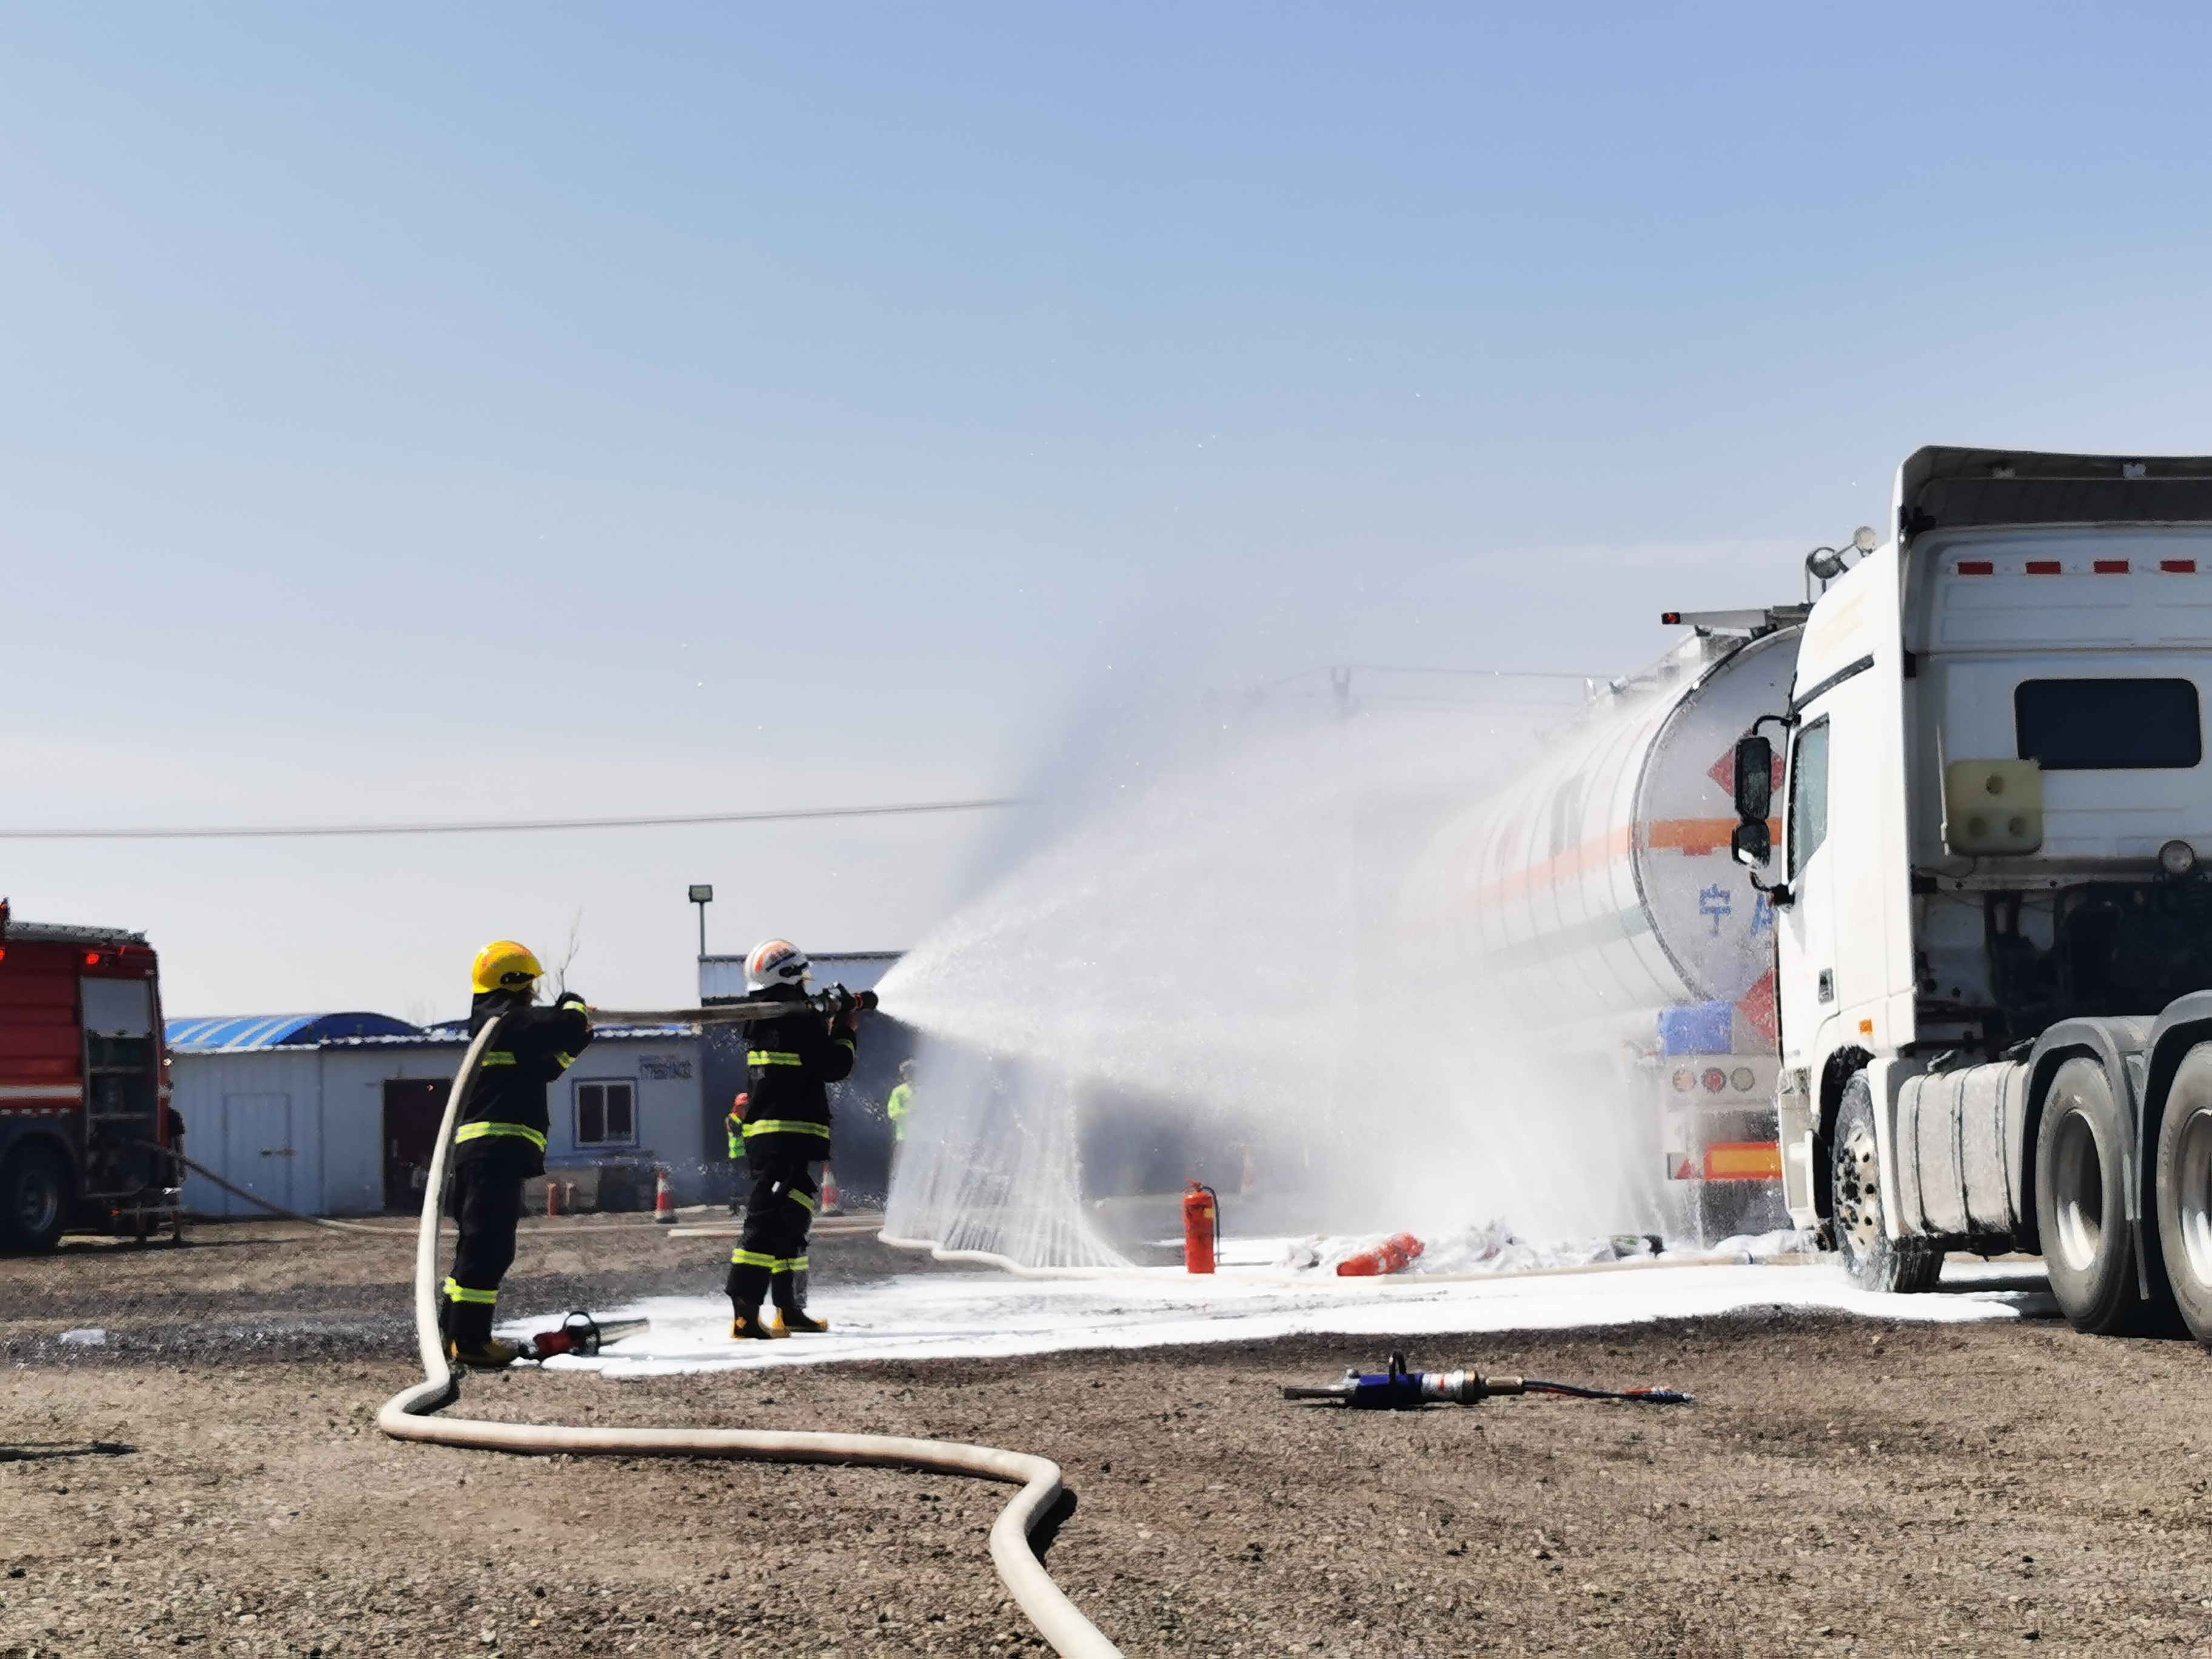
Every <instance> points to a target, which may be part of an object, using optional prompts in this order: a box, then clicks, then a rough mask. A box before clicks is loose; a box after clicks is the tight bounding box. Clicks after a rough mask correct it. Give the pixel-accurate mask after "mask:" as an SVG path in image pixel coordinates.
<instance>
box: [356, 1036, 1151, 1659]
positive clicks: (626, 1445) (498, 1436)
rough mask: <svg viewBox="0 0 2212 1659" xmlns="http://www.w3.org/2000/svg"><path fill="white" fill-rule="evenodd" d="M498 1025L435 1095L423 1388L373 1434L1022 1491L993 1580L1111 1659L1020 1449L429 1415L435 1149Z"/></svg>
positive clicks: (425, 1205)
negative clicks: (1061, 1572)
mask: <svg viewBox="0 0 2212 1659" xmlns="http://www.w3.org/2000/svg"><path fill="white" fill-rule="evenodd" d="M500 1024H501V1022H500V1021H499V1020H498V1019H496V1018H495V1019H492V1020H489V1021H488V1022H486V1024H485V1025H484V1028H483V1030H481V1031H479V1032H478V1033H477V1038H476V1041H475V1042H471V1044H470V1045H469V1051H468V1053H467V1054H465V1056H463V1058H462V1060H461V1069H460V1071H459V1073H457V1074H456V1075H455V1076H454V1079H453V1090H452V1091H451V1092H450V1093H449V1094H448V1095H447V1099H446V1116H445V1121H444V1122H443V1123H442V1124H441V1126H440V1127H439V1130H438V1142H437V1148H436V1150H435V1152H433V1153H432V1155H431V1158H430V1176H429V1180H428V1182H426V1183H425V1185H424V1188H423V1194H422V1227H421V1230H420V1231H419V1232H418V1233H417V1235H416V1243H415V1337H416V1343H417V1344H418V1346H420V1347H421V1349H422V1371H423V1380H422V1382H420V1383H416V1384H415V1385H414V1386H413V1387H412V1388H408V1389H401V1390H400V1391H399V1392H398V1394H395V1395H392V1398H391V1399H389V1400H387V1401H385V1402H384V1407H383V1409H382V1410H381V1411H380V1412H378V1413H377V1414H376V1426H377V1427H378V1428H380V1429H381V1430H383V1431H384V1432H385V1433H386V1434H388V1435H390V1436H391V1437H392V1438H393V1439H395V1440H422V1441H428V1442H429V1443H432V1444H434V1445H440V1446H459V1447H463V1448H466V1449H473V1450H477V1451H511V1452H522V1453H526V1454H528V1455H532V1456H544V1455H547V1454H549V1453H552V1452H568V1453H571V1454H574V1455H589V1454H593V1453H599V1454H609V1455H617V1456H623V1457H744V1458H755V1459H759V1460H762V1461H763V1462H775V1463H852V1464H871V1465H875V1466H877V1467H879V1468H904V1469H926V1470H928V1471H930V1472H932V1473H933V1474H972V1475H980V1476H981V1477H982V1478H983V1479H984V1480H1004V1481H1006V1482H1008V1483H1009V1484H1011V1485H1015V1486H1020V1487H1021V1491H1020V1492H1017V1493H1016V1494H1015V1495H1014V1498H1013V1501H1012V1503H1010V1504H1007V1505H1006V1508H1005V1509H1003V1510H1000V1511H999V1518H998V1520H997V1521H995V1522H993V1523H992V1527H991V1562H992V1565H994V1566H995V1567H997V1569H998V1570H999V1577H1000V1581H1001V1582H1002V1583H1004V1584H1005V1585H1006V1589H1007V1590H1008V1591H1009V1592H1010V1593H1011V1594H1012V1596H1013V1598H1014V1600H1015V1601H1016V1602H1017V1603H1018V1604H1019V1606H1020V1607H1021V1609H1022V1611H1023V1612H1024V1613H1027V1614H1028V1615H1029V1616H1030V1622H1032V1623H1033V1624H1035V1625H1036V1627H1037V1630H1038V1632H1039V1633H1040V1634H1041V1635H1042V1636H1043V1638H1044V1639H1045V1640H1046V1641H1048V1642H1049V1643H1050V1644H1052V1646H1053V1650H1054V1651H1055V1652H1057V1653H1062V1654H1069V1655H1076V1656H1080V1659H1119V1656H1120V1654H1121V1649H1119V1648H1117V1647H1115V1645H1114V1644H1112V1643H1111V1642H1109V1641H1108V1640H1107V1639H1106V1638H1105V1637H1104V1635H1103V1634H1102V1633H1101V1632H1100V1631H1099V1629H1098V1627H1097V1626H1096V1625H1093V1624H1092V1623H1091V1621H1090V1620H1088V1619H1085V1617H1084V1616H1083V1615H1082V1614H1081V1613H1079V1612H1078V1611H1076V1607H1075V1603H1073V1601H1069V1600H1068V1599H1067V1597H1066V1595H1063V1594H1062V1593H1061V1591H1060V1586H1059V1585H1057V1584H1055V1583H1053V1582H1052V1576H1051V1575H1050V1574H1049V1573H1048V1572H1046V1571H1045V1570H1044V1565H1043V1564H1042V1562H1040V1561H1039V1560H1038V1559H1036V1552H1035V1551H1034V1550H1032V1549H1031V1548H1030V1541H1029V1535H1030V1531H1031V1530H1032V1529H1033V1528H1035V1527H1036V1524H1037V1523H1038V1522H1040V1521H1041V1520H1042V1519H1043V1518H1044V1516H1045V1513H1046V1511H1047V1510H1050V1509H1051V1508H1052V1506H1053V1505H1054V1504H1055V1503H1056V1502H1058V1500H1059V1498H1060V1465H1059V1464H1057V1463H1054V1462H1052V1461H1051V1460H1050V1459H1048V1458H1043V1457H1036V1456H1032V1455H1030V1454H1029V1453H1027V1452H1014V1451H1003V1450H1001V1449H999V1448H998V1447H996V1446H969V1445H963V1444H961V1443H958V1442H957V1441H950V1440H909V1439H907V1438H904V1437H901V1436H897V1435H885V1434H820V1433H791V1434H779V1433H771V1432H769V1431H765V1430H761V1429H602V1428H589V1429H581V1428H572V1427H568V1426H565V1425H559V1424H552V1425H539V1424H530V1423H491V1422H485V1421H483V1420H481V1419H473V1418H459V1417H438V1416H435V1415H433V1413H437V1412H440V1411H442V1410H443V1409H444V1408H445V1407H447V1406H450V1405H452V1404H453V1402H454V1401H457V1400H459V1398H460V1397H461V1384H460V1378H459V1376H457V1375H456V1374H455V1372H454V1370H453V1365H452V1364H451V1363H450V1362H449V1361H448V1360H447V1358H446V1351H445V1345H444V1343H443V1341H442V1340H441V1338H440V1335H439V1332H438V1292H437V1284H438V1212H439V1210H440V1209H441V1206H442V1201H443V1197H444V1194H445V1188H446V1153H447V1149H448V1148H450V1147H451V1146H452V1145H453V1127H454V1125H455V1124H456V1123H457V1122H458V1121H459V1119H460V1114H461V1109H462V1107H463V1106H464V1104H465V1103H466V1102H467V1099H468V1094H469V1088H470V1085H471V1081H472V1080H473V1079H474V1078H475V1076H476V1070H477V1058H478V1056H480V1055H481V1054H483V1050H484V1046H485V1044H486V1043H487V1042H489V1040H490V1038H491V1036H492V1035H493V1033H494V1032H495V1031H497V1030H498V1029H499V1027H500Z"/></svg>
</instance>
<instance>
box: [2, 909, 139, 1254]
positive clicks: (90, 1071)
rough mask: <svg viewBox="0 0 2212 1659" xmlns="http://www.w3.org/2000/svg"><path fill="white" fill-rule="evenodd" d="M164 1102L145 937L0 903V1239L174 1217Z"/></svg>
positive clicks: (22, 1241)
mask: <svg viewBox="0 0 2212 1659" xmlns="http://www.w3.org/2000/svg"><path fill="white" fill-rule="evenodd" d="M168 1100H169V1088H168V1060H167V1052H166V1050H165V1049H164V1048H163V1047H162V1042H161V987H160V982H159V980H158V978H157V976H156V967H155V957H154V952H153V950H152V949H151V948H150V947H149V945H147V943H146V939H145V936H144V935H143V934H142V933H121V932H118V931H116V930H114V929H111V928H102V927H52V926H48V925H46V924H42V923H38V922H25V921H12V920H11V919H10V918H9V915H8V906H7V902H6V901H5V900H0V1249H14V1250H48V1249H52V1248H53V1247H54V1244H55V1243H56V1242H57V1241H58V1239H59V1238H60V1237H61V1236H62V1234H63V1233H64V1232H65V1231H100V1232H112V1231H136V1232H137V1235H138V1236H139V1237H142V1238H143V1237H145V1236H146V1233H147V1231H148V1230H149V1227H152V1226H154V1225H158V1224H160V1223H161V1222H163V1221H167V1222H169V1223H170V1224H172V1225H173V1224H174V1222H175V1220H176V1218H177V1215H178V1189H179V1187H180V1186H181V1185H182V1181H181V1175H182V1170H181V1169H180V1167H179V1165H178V1164H176V1162H175V1160H174V1159H173V1158H172V1157H171V1156H170V1152H169V1124H168V1121H167V1120H168V1111H167V1106H168Z"/></svg>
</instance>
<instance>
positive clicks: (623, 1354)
mask: <svg viewBox="0 0 2212 1659" xmlns="http://www.w3.org/2000/svg"><path fill="white" fill-rule="evenodd" d="M1237 1254H1238V1255H1240V1256H1244V1255H1258V1254H1260V1252H1258V1251H1256V1250H1255V1251H1250V1252H1247V1251H1242V1250H1240V1251H1238V1252H1237ZM812 1304H813V1305H812V1309H811V1311H813V1312H814V1313H815V1314H817V1316H820V1317H822V1318H824V1319H827V1320H828V1321H829V1323H830V1329H829V1332H828V1333H827V1334H823V1335H820V1336H805V1337H792V1338H789V1339H787V1340H781V1341H774V1342H745V1343H737V1342H732V1340H730V1307H729V1304H728V1303H727V1302H726V1300H724V1299H723V1298H722V1297H648V1298H647V1299H645V1300H643V1301H641V1302H637V1303H635V1304H629V1305H628V1306H625V1307H623V1308H620V1309H613V1310H607V1316H611V1317H622V1318H634V1317H638V1316H643V1317H645V1318H647V1319H649V1320H651V1321H652V1322H653V1323H652V1326H651V1328H649V1329H648V1330H646V1331H644V1332H642V1333H641V1334H638V1335H636V1336H634V1337H628V1338H625V1339H624V1340H622V1341H620V1342H618V1343H615V1344H613V1345H611V1346H609V1347H608V1348H607V1350H606V1351H605V1352H604V1353H602V1354H600V1355H599V1357H597V1358H591V1359H580V1358H559V1359H554V1360H550V1361H548V1362H547V1364H548V1368H549V1369H554V1370H597V1371H599V1372H600V1373H601V1374H602V1375H604V1376H610V1377H633V1376H670V1375H675V1374H678V1373H684V1372H696V1371H711V1370H761V1369H764V1368H767V1367H769V1366H775V1365H795V1364H827V1363H831V1362H835V1361H838V1360H858V1359H876V1360H882V1359H956V1358H958V1359H965V1358H1003V1357H1006V1356H1010V1355H1018V1354H1039V1353H1054V1352H1064V1351H1066V1350H1070V1349H1081V1348H1088V1349H1098V1348H1148V1347H1159V1346H1169V1345H1173V1344H1182V1343H1201V1342H1245V1341H1254V1340H1264V1339H1267V1338H1272V1337H1280V1336H1301V1335H1317V1334H1331V1335H1345V1336H1374V1337H1386V1336H1389V1337H1395V1336H1407V1337H1413V1336H1465V1335H1472V1334H1479V1333H1482V1332H1488V1331H1526V1330H1568V1329H1573V1328H1578V1327H1584V1326H1596V1325H1619V1324H1629V1323H1638V1322H1645V1321H1650V1320H1657V1319H1685V1318H1697V1317H1709V1316H1713V1315H1717V1314H1728V1313H1735V1312H1740V1311H1741V1310H1746V1309H1752V1308H1769V1307H1772V1308H1792V1309H1816V1310H1832V1311H1834V1312H1838V1313H1846V1314H1856V1315H1858V1316H1862V1317H1864V1318H1869V1319H1884V1320H1896V1321H1911V1322H1973V1321H1982V1320H1993V1319H2018V1318H2023V1317H2027V1318H2038V1317H2049V1316H2052V1315H2054V1314H2055V1313H2056V1312H2057V1306H2056V1304H2054V1303H2053V1302H2052V1300H2051V1294H2050V1291H2048V1289H2047V1288H2045V1279H2044V1275H2043V1270H2042V1267H2041V1266H2040V1265H2039V1264H2036V1263H2028V1262H2023V1263H1996V1264H1984V1263H1979V1262H1974V1261H1955V1262H1953V1263H1950V1264H1948V1266H1947V1267H1946V1269H1945V1276H1944V1286H1943V1288H1942V1290H1939V1291H1934V1292H1931V1293H1929V1294H1926V1295H1921V1296H1889V1295H1882V1294H1878V1293H1876V1292H1873V1291H1863V1290H1860V1289H1858V1288H1857V1287H1856V1286H1854V1285H1852V1284H1851V1283H1850V1280H1849V1279H1848V1278H1847V1277H1846V1276H1845V1275H1844V1271H1843V1269H1842V1268H1841V1267H1839V1266H1836V1265H1834V1264H1832V1262H1826V1261H1823V1262H1817V1263H1811V1264H1803V1265H1788V1266H1760V1265H1751V1264H1736V1263H1731V1264H1725V1265H1703V1266H1692V1265H1679V1266H1678V1265H1674V1264H1671V1263H1668V1262H1665V1261H1660V1262H1656V1263H1652V1264H1650V1265H1642V1266H1624V1267H1615V1268H1612V1269H1609V1270H1607V1269H1600V1270H1597V1271H1592V1272H1580V1273H1577V1272H1566V1273H1519V1274H1510V1275H1498V1276H1494V1277H1487V1278H1484V1279H1473V1280H1450V1281H1438V1280H1436V1279H1430V1280H1428V1281H1426V1282H1424V1281H1423V1280H1422V1279H1419V1277H1414V1276H1407V1277H1401V1278H1394V1279H1337V1278H1334V1277H1333V1276H1328V1275H1324V1274H1318V1273H1316V1274H1304V1275H1301V1274H1297V1273H1288V1272H1285V1271H1283V1270H1281V1269H1279V1268H1271V1267H1228V1268H1227V1269H1226V1270H1225V1271H1224V1272H1221V1273H1216V1274H1212V1275H1211V1276H1208V1277H1203V1278H1194V1277H1192V1276H1190V1275H1188V1274H1187V1273H1183V1272H1182V1269H1180V1268H1133V1269H1131V1270H1129V1271H1128V1272H1127V1273H1108V1274H1102V1275H1100V1276H1097V1277H1091V1278H1082V1279H1020V1278H1015V1277H1012V1276H1011V1275H1007V1274H1001V1273H918V1274H915V1275H912V1276H901V1277H896V1278H892V1279H883V1280H879V1281H877V1282H875V1283H872V1284H867V1285H852V1286H833V1287H828V1288H824V1289H823V1290H820V1291H817V1293H816V1295H815V1296H814V1297H813V1298H812ZM543 1323H544V1322H543V1321H538V1322H529V1321H526V1322H521V1323H520V1324H516V1325H513V1326H510V1327H508V1330H510V1331H511V1332H514V1333H520V1332H522V1331H526V1330H528V1329H532V1328H537V1327H538V1326H539V1325H542V1324H543Z"/></svg>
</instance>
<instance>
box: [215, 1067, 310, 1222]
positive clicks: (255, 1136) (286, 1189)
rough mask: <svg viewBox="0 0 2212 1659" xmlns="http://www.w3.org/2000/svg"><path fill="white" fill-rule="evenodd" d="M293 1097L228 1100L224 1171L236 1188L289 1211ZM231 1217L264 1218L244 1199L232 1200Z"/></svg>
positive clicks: (224, 1120) (224, 1124)
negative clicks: (243, 1189)
mask: <svg viewBox="0 0 2212 1659" xmlns="http://www.w3.org/2000/svg"><path fill="white" fill-rule="evenodd" d="M296 1161H297V1160H296V1159H295V1157H294V1155H293V1148H292V1097H291V1096H289V1095H280V1094H251V1095H225V1096H224V1097H222V1169H223V1173H224V1174H225V1175H226V1176H228V1177H229V1178H230V1182H231V1184H232V1185H234V1186H237V1187H243V1188H245V1189H246V1191H247V1192H249V1193H252V1194H253V1195H254V1196H255V1197H256V1198H264V1199H267V1200H269V1201H270V1203H271V1204H281V1205H283V1206H284V1207H285V1208H286V1209H288V1210H289V1209H294V1208H296V1207H297V1206H295V1204H294V1203H293V1202H292V1166H293V1164H295V1162H296ZM223 1208H224V1213H225V1214H228V1215H259V1214H262V1213H264V1212H262V1211H261V1210H259V1209H258V1208H257V1207H256V1206H253V1205H251V1204H249V1203H247V1202H246V1200H244V1199H242V1198H232V1199H228V1200H227V1201H226V1203H225V1205H224V1206H223Z"/></svg>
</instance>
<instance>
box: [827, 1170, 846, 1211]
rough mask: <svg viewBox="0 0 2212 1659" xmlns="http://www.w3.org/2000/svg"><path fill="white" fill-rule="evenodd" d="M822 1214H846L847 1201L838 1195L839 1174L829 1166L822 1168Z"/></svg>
mask: <svg viewBox="0 0 2212 1659" xmlns="http://www.w3.org/2000/svg"><path fill="white" fill-rule="evenodd" d="M822 1213H823V1214H824V1215H842V1214H844V1213H845V1200H843V1199H842V1198H840V1197H839V1196H838V1195H837V1172H836V1170H833V1169H831V1168H830V1167H829V1165H828V1164H823V1166H822Z"/></svg>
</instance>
